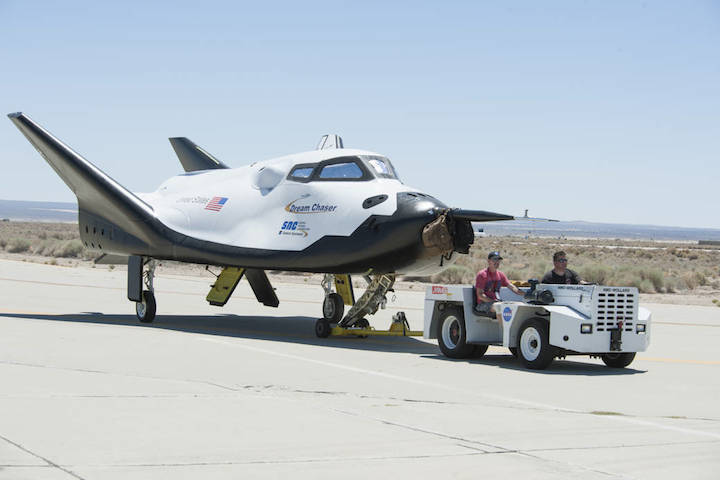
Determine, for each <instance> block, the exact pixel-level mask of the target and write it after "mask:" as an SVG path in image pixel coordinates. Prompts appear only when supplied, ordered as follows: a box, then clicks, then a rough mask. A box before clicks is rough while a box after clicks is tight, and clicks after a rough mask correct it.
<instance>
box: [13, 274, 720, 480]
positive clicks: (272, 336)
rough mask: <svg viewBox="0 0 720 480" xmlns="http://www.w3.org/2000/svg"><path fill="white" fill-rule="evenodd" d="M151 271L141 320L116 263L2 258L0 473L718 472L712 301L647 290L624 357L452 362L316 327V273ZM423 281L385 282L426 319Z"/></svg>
mask: <svg viewBox="0 0 720 480" xmlns="http://www.w3.org/2000/svg"><path fill="white" fill-rule="evenodd" d="M211 283H212V277H210V276H208V277H205V278H198V277H187V276H181V275H169V274H165V275H164V274H162V273H161V275H159V276H158V277H156V296H157V300H158V318H157V319H156V321H155V323H154V324H152V325H140V324H138V322H137V321H136V318H135V315H134V305H133V304H131V303H130V302H128V301H127V300H126V299H125V295H126V292H125V288H126V278H125V273H124V272H121V271H108V270H99V269H89V268H65V267H53V266H47V265H39V264H31V263H23V262H16V261H7V260H0V288H1V291H2V293H1V294H0V295H1V296H0V298H1V299H2V303H1V304H0V479H24V478H27V479H40V480H43V479H71V478H76V479H78V478H80V479H88V480H89V479H124V480H125V479H166V478H167V479H184V478H193V479H196V478H203V479H216V478H329V479H333V480H335V479H337V478H343V479H347V478H363V479H366V478H370V477H373V476H384V477H386V478H405V477H408V478H435V479H438V478H440V479H443V478H498V477H502V478H517V477H518V476H523V477H525V476H529V477H530V478H533V479H550V478H552V479H560V478H562V479H567V478H583V479H584V478H588V479H595V478H597V479H608V478H645V479H662V478H689V479H702V478H707V479H717V478H720V406H718V405H719V404H718V399H720V351H719V350H718V347H717V345H718V344H719V343H720V309H719V308H716V307H712V308H711V307H697V306H688V307H684V306H677V305H652V304H645V306H646V307H648V308H650V309H651V310H652V311H653V318H654V321H655V323H654V325H653V330H652V341H651V346H650V349H649V351H648V352H646V353H643V354H640V355H639V356H638V358H637V359H636V360H635V362H634V363H633V364H632V365H631V366H630V368H627V369H625V370H612V369H608V368H606V367H604V366H603V365H602V364H601V362H599V361H597V360H590V359H589V358H587V357H576V358H574V359H572V360H563V361H555V363H553V365H552V366H551V367H550V368H549V369H548V370H546V371H542V372H533V371H528V370H525V369H524V368H523V367H521V365H520V364H519V362H518V361H516V360H515V359H514V358H513V357H512V356H510V355H509V353H507V352H506V351H505V350H503V349H500V348H494V347H493V348H491V349H490V350H489V352H488V354H487V355H486V357H484V358H482V359H475V360H471V361H454V360H449V359H446V358H445V357H443V356H441V355H440V353H439V350H438V349H437V346H436V345H435V344H434V342H433V343H428V342H425V341H423V340H421V339H416V338H382V337H376V338H368V339H356V338H329V339H318V338H316V337H315V335H314V333H313V325H314V322H315V319H316V318H317V317H318V315H319V312H320V302H321V300H322V289H321V288H320V286H319V285H302V284H277V285H275V286H276V287H277V293H278V297H279V298H280V307H279V308H278V309H271V308H266V307H263V306H262V305H259V304H257V302H256V301H255V300H254V298H253V296H252V293H251V291H250V289H249V287H248V286H247V283H246V282H245V281H243V282H242V283H241V286H239V287H238V289H237V290H236V292H235V294H234V297H233V299H231V300H230V302H229V303H228V305H227V306H226V307H225V308H224V309H218V308H216V307H210V306H208V305H207V304H206V302H205V300H204V297H205V295H206V294H207V290H208V287H209V285H210V284H211ZM422 297H423V292H406V291H402V292H398V293H397V301H396V302H395V303H391V304H390V305H389V308H388V309H387V310H385V311H382V312H381V313H379V314H378V315H376V316H375V317H372V318H371V319H370V320H371V323H372V324H373V325H374V326H376V327H378V328H387V326H388V325H389V323H390V317H391V315H392V314H393V313H395V312H396V311H398V310H403V311H405V312H406V313H407V316H408V319H409V320H410V322H411V327H412V328H415V329H422Z"/></svg>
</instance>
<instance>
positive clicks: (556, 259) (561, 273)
mask: <svg viewBox="0 0 720 480" xmlns="http://www.w3.org/2000/svg"><path fill="white" fill-rule="evenodd" d="M553 265H554V267H553V269H552V270H550V271H549V272H547V273H546V274H545V276H544V277H543V278H542V280H541V281H540V283H557V284H566V285H578V284H582V285H585V284H586V283H587V282H583V280H582V279H581V278H580V275H578V274H577V273H575V272H574V271H572V270H570V269H569V268H567V255H566V254H565V252H563V251H562V250H561V251H559V252H555V254H554V255H553Z"/></svg>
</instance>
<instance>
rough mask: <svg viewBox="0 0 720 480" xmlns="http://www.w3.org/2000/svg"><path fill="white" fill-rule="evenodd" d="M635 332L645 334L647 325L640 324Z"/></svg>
mask: <svg viewBox="0 0 720 480" xmlns="http://www.w3.org/2000/svg"><path fill="white" fill-rule="evenodd" d="M635 331H636V332H637V333H645V324H644V323H638V324H637V325H636V326H635Z"/></svg>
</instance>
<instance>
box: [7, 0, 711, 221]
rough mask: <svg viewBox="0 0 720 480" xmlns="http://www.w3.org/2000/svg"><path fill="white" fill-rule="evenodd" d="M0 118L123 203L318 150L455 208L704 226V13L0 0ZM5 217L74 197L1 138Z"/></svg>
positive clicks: (632, 8)
mask: <svg viewBox="0 0 720 480" xmlns="http://www.w3.org/2000/svg"><path fill="white" fill-rule="evenodd" d="M0 27H1V28H2V32H3V41H2V47H0V66H1V67H0V69H1V70H2V75H0V112H2V113H3V114H5V113H9V112H14V111H23V112H25V113H27V114H28V115H30V116H31V117H32V118H33V119H34V120H35V121H37V122H38V123H40V124H41V125H43V126H44V127H46V128H47V129H48V130H50V131H51V132H52V133H54V134H55V135H56V136H58V137H59V138H60V139H62V140H63V141H65V142H66V143H68V144H69V145H70V146H72V147H73V148H74V149H76V150H77V151H78V152H79V153H81V154H83V155H84V156H85V157H86V158H88V159H89V160H90V161H92V162H93V163H95V164H96V165H97V166H98V167H100V168H101V169H102V170H104V171H105V172H106V173H108V174H109V175H110V176H112V177H113V178H115V179H116V180H117V181H119V182H120V183H121V184H123V185H125V186H126V187H128V188H129V189H130V190H133V191H140V192H143V191H152V190H154V189H155V188H157V186H158V185H159V184H160V183H161V182H162V181H163V180H165V179H166V178H167V177H169V176H171V175H174V174H176V173H179V172H180V164H179V162H178V161H177V159H176V157H175V155H174V153H173V151H172V148H171V147H170V144H169V142H168V141H167V138H168V137H172V136H187V137H189V138H190V139H192V140H193V141H195V142H196V143H198V144H199V145H201V146H202V147H203V148H205V149H206V150H208V151H210V152H212V153H213V154H214V155H215V156H216V157H218V158H219V159H221V160H222V161H224V162H225V163H228V164H229V165H232V166H240V165H243V164H247V163H251V162H253V161H255V160H262V159H267V158H271V157H274V156H280V155H285V154H289V153H293V152H298V151H304V150H310V149H312V148H314V146H315V144H316V142H317V141H318V139H319V138H320V136H321V135H322V134H325V133H338V134H340V135H341V136H342V137H343V139H344V141H345V145H346V146H347V147H356V148H364V149H368V150H373V151H377V152H380V153H383V154H385V155H387V156H389V157H390V158H391V159H392V161H393V163H394V164H395V166H396V168H397V170H398V171H399V173H400V175H401V177H402V179H403V181H404V182H405V183H407V184H409V185H412V186H414V187H417V188H419V189H420V190H422V191H425V192H427V193H430V194H433V195H435V196H436V197H438V198H440V199H441V200H443V201H444V202H445V203H447V204H448V205H451V206H457V207H463V208H469V209H483V210H493V211H499V212H503V213H510V214H515V215H520V214H522V212H523V210H524V209H526V208H529V209H530V213H531V214H534V215H537V216H547V217H554V218H559V219H562V220H587V221H596V222H613V223H637V224H657V225H670V226H689V227H709V228H720V216H718V215H717V213H716V210H717V207H718V203H719V202H718V200H717V190H718V187H719V186H720V185H719V184H718V180H719V179H720V162H719V161H718V160H719V158H718V157H719V153H720V2H717V1H715V2H711V1H687V2H662V1H584V2H583V1H543V2H537V1H527V2H512V1H511V2H480V1H478V2H444V3H441V2H432V3H423V2H392V3H390V2H372V1H365V2H347V3H346V2H309V1H306V2H262V3H261V2H248V3H243V2H215V1H205V2H177V1H176V2H167V3H163V2H154V3H145V2H133V1H125V2H116V3H114V4H110V2H73V1H68V2H21V1H15V0H0ZM4 122H5V123H4V124H3V123H2V122H0V162H2V163H1V164H2V171H3V173H2V176H1V177H0V178H2V180H1V181H0V185H1V187H2V190H1V191H0V198H4V199H12V200H48V201H72V200H74V196H73V195H72V192H70V190H69V189H68V188H67V187H66V186H65V184H64V183H62V181H61V180H60V179H59V178H58V177H57V176H56V175H55V173H54V172H53V171H52V170H51V169H50V167H49V166H48V165H47V164H45V162H44V161H43V160H42V158H41V157H40V156H39V155H38V154H37V153H36V152H35V150H34V149H33V148H32V147H31V146H30V144H29V143H28V142H27V141H26V140H25V138H24V137H23V136H22V135H21V134H20V133H19V132H18V131H17V130H16V129H15V127H14V126H13V125H12V124H11V123H10V121H9V120H4Z"/></svg>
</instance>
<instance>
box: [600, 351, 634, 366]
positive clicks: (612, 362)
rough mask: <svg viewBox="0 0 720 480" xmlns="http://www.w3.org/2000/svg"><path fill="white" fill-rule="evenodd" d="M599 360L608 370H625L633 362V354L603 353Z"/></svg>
mask: <svg viewBox="0 0 720 480" xmlns="http://www.w3.org/2000/svg"><path fill="white" fill-rule="evenodd" d="M600 358H602V361H603V362H605V365H607V366H608V367H610V368H625V367H627V366H628V365H630V364H631V363H632V361H633V360H635V352H624V353H605V354H603V355H602V356H601V357H600Z"/></svg>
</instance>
